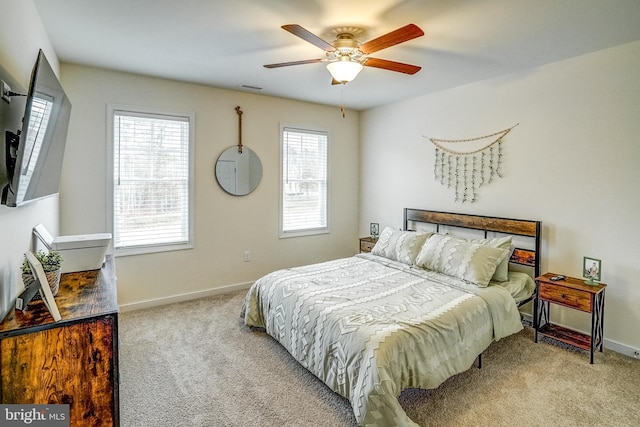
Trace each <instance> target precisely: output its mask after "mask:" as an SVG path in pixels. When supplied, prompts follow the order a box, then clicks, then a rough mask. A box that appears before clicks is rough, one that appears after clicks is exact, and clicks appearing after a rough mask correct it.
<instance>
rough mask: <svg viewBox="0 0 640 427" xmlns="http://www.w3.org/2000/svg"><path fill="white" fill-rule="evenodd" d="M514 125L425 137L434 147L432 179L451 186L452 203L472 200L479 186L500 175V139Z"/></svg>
mask: <svg viewBox="0 0 640 427" xmlns="http://www.w3.org/2000/svg"><path fill="white" fill-rule="evenodd" d="M516 126H518V124H517V123H516V124H515V125H513V126H511V127H510V128H508V129H505V130H501V131H500V132H495V133H492V134H490V135H485V136H479V137H477V138H469V139H438V138H429V141H431V143H432V144H433V145H435V147H436V155H435V162H434V166H433V175H434V177H435V179H436V181H439V182H440V184H442V185H446V186H447V188H452V187H453V189H454V192H455V201H456V202H458V201H462V203H465V202H471V203H475V202H476V201H477V200H478V189H479V188H480V187H482V186H484V185H487V184H490V183H491V182H493V179H494V178H495V177H498V178H502V139H503V138H504V137H505V136H506V135H507V134H508V133H509V132H510V131H511V129H513V128H514V127H516ZM425 138H426V137H425ZM490 138H491V141H490V142H489V143H488V144H485V145H483V146H482V147H480V148H477V149H474V148H471V149H468V150H466V151H462V150H460V149H458V147H460V146H461V145H463V143H473V142H474V141H480V140H483V139H490Z"/></svg>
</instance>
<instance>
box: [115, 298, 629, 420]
mask: <svg viewBox="0 0 640 427" xmlns="http://www.w3.org/2000/svg"><path fill="white" fill-rule="evenodd" d="M243 297H244V292H237V293H232V294H226V295H220V296H215V297H209V298H203V299H200V300H197V301H193V302H186V303H180V304H172V305H168V306H163V307H159V308H153V309H148V310H141V311H137V312H131V313H122V314H121V315H120V323H119V328H120V411H121V421H122V422H121V425H122V426H123V427H134V426H135V427H142V426H170V427H181V426H185V427H187V426H189V427H191V426H216V427H217V426H242V427H251V426H292V427H293V426H296V427H298V426H327V427H329V426H331V427H341V426H354V425H355V419H354V417H353V415H352V413H351V408H350V406H349V404H348V402H347V401H346V400H345V399H343V398H341V397H340V396H338V395H337V394H335V393H333V392H332V391H331V390H329V389H328V388H327V387H326V386H325V385H324V384H323V383H321V382H320V381H318V380H317V379H316V378H315V377H314V376H313V375H311V374H310V373H309V372H308V371H306V370H305V369H304V368H302V367H301V366H300V365H298V364H297V363H296V362H295V361H294V360H293V358H291V357H290V356H289V354H288V353H287V352H286V351H285V350H284V349H283V348H282V347H281V346H280V345H279V344H278V343H276V342H275V341H274V340H273V339H271V338H270V337H269V336H267V335H266V334H264V333H261V332H255V331H251V330H249V329H248V328H246V327H244V326H243V324H242V321H241V320H240V318H239V312H240V307H241V305H242V300H243ZM400 401H401V403H402V406H403V408H405V410H406V411H407V413H408V414H409V416H410V417H411V418H412V419H413V420H414V421H415V422H417V423H418V424H420V425H421V426H519V425H528V426H581V427H583V426H638V425H640V361H639V360H635V359H632V358H629V357H625V356H622V355H620V354H617V353H615V352H612V351H607V350H605V352H604V353H602V354H601V353H598V354H597V355H596V359H595V364H594V365H590V364H589V359H588V355H587V354H585V353H584V352H575V351H568V350H565V349H562V348H558V347H556V346H553V345H550V344H547V343H538V344H534V343H533V340H532V332H531V330H530V329H525V330H524V331H522V332H520V333H519V334H516V335H513V336H511V337H509V338H506V339H503V340H501V341H499V342H497V343H494V344H492V345H491V347H489V349H488V350H487V352H485V354H484V356H483V367H482V369H477V368H475V367H473V368H471V369H470V370H468V371H467V372H464V373H462V374H460V375H457V376H455V377H453V378H450V379H449V380H448V381H446V382H445V383H444V384H442V385H441V386H440V387H439V388H437V389H435V390H407V391H405V392H404V393H403V394H402V395H401V396H400Z"/></svg>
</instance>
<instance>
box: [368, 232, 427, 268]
mask: <svg viewBox="0 0 640 427" xmlns="http://www.w3.org/2000/svg"><path fill="white" fill-rule="evenodd" d="M431 234H433V233H417V232H415V231H400V230H395V229H393V228H391V227H385V229H384V230H383V231H382V234H380V237H379V238H378V241H377V242H376V244H375V246H374V247H373V249H372V250H371V253H372V254H373V255H378V256H382V257H385V258H389V259H391V260H394V261H399V262H403V263H405V264H409V265H413V263H414V261H415V260H416V256H418V253H419V252H420V248H421V247H422V245H423V244H424V242H425V241H426V240H427V238H428V237H429V236H430V235H431Z"/></svg>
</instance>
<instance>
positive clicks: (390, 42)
mask: <svg viewBox="0 0 640 427" xmlns="http://www.w3.org/2000/svg"><path fill="white" fill-rule="evenodd" d="M423 35H424V31H422V30H421V29H420V28H419V27H418V26H417V25H415V24H409V25H405V26H404V27H402V28H398V29H397V30H395V31H391V32H390V33H387V34H385V35H382V36H380V37H378V38H375V39H373V40H370V41H368V42H366V43H363V44H361V45H360V47H359V48H358V49H359V50H360V52H362V53H364V54H370V53H373V52H377V51H379V50H382V49H386V48H388V47H390V46H394V45H397V44H400V43H403V42H406V41H409V40H411V39H415V38H416V37H420V36H423Z"/></svg>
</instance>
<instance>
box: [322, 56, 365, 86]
mask: <svg viewBox="0 0 640 427" xmlns="http://www.w3.org/2000/svg"><path fill="white" fill-rule="evenodd" d="M362 68H363V66H362V64H360V63H359V62H355V61H351V60H350V59H349V57H342V59H341V60H340V61H335V62H330V63H328V64H327V70H329V72H330V73H331V76H332V77H333V78H334V79H335V80H337V81H339V82H340V83H345V84H346V83H349V82H350V81H351V80H353V79H355V78H356V76H357V75H358V73H360V71H362Z"/></svg>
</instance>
